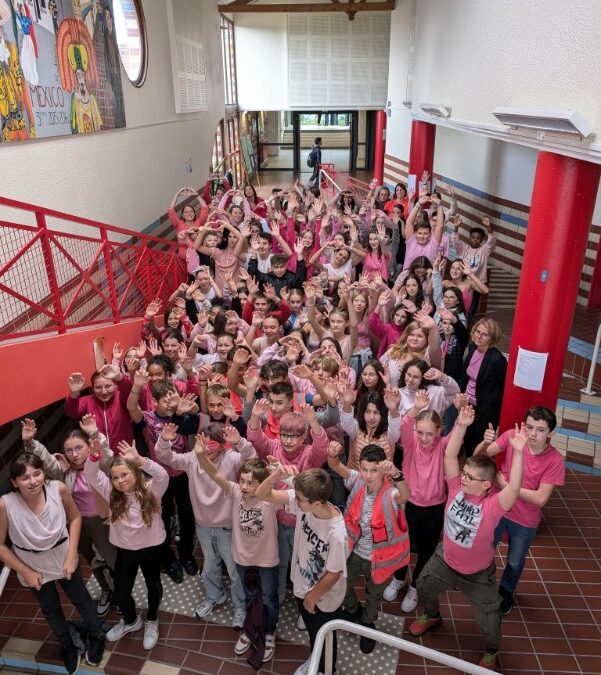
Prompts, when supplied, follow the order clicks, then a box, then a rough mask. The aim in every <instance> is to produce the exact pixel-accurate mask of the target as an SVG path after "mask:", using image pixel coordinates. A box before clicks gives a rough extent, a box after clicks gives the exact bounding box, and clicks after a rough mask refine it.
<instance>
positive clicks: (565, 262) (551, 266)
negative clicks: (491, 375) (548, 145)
mask: <svg viewBox="0 0 601 675" xmlns="http://www.w3.org/2000/svg"><path fill="white" fill-rule="evenodd" d="M600 175H601V166H599V165H598V164H591V163H589V162H583V161H581V160H578V159H572V158H570V157H564V156H562V155H556V154H554V153H550V152H540V153H539V155H538V161H537V164H536V174H535V177H534V187H533V189H532V201H531V207H530V219H529V221H528V230H527V234H526V244H525V250H524V258H523V261H522V271H521V275H520V287H519V291H518V298H517V305H516V310H515V318H514V322H513V333H512V336H511V347H510V351H509V366H508V369H507V380H506V382H505V392H504V396H503V408H502V411H501V430H502V431H503V430H506V429H507V428H509V427H510V426H512V425H513V424H514V423H515V422H519V421H521V420H522V419H523V416H524V412H525V411H526V410H527V409H528V408H529V407H530V406H532V405H536V404H542V405H545V406H548V407H549V408H551V410H555V407H556V405H557V398H558V394H559V386H560V383H561V376H562V373H563V365H564V361H565V355H566V350H567V346H568V340H569V338H570V330H571V328H572V320H573V318H574V307H575V305H576V298H577V295H578V286H579V284H580V277H581V275H582V266H583V264H584V254H585V251H586V244H587V241H588V233H589V228H590V224H591V220H592V217H593V209H594V207H595V199H596V196H597V189H598V187H599V177H600ZM518 347H522V349H528V350H531V351H534V352H543V353H548V355H549V356H548V359H547V365H546V369H545V375H544V380H543V384H542V391H540V392H538V391H530V390H528V389H522V388H521V387H517V386H515V385H514V384H513V379H514V373H515V367H516V361H517V356H518Z"/></svg>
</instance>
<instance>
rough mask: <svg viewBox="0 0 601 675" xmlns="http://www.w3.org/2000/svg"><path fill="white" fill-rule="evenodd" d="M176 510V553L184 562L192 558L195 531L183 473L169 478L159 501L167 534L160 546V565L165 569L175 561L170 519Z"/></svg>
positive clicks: (185, 477) (185, 476)
mask: <svg viewBox="0 0 601 675" xmlns="http://www.w3.org/2000/svg"><path fill="white" fill-rule="evenodd" d="M176 508H177V517H178V520H179V542H178V544H177V552H178V555H179V559H180V561H181V562H185V561H186V560H190V559H191V558H194V532H195V530H196V523H195V521H194V512H193V511H192V504H191V503H190V492H189V489H188V476H187V475H186V474H185V473H182V474H180V475H179V476H171V477H170V478H169V486H168V487H167V490H166V491H165V494H164V495H163V498H162V500H161V518H162V519H163V524H164V525H165V532H166V533H167V537H166V539H165V541H164V543H163V544H162V546H161V565H162V566H163V567H167V565H169V563H171V562H173V561H174V560H175V555H174V554H173V549H172V548H171V538H172V531H171V519H172V518H173V516H174V515H175V510H176Z"/></svg>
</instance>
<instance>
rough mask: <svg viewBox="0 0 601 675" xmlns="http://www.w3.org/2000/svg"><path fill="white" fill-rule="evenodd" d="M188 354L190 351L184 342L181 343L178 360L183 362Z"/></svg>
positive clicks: (178, 349)
mask: <svg viewBox="0 0 601 675" xmlns="http://www.w3.org/2000/svg"><path fill="white" fill-rule="evenodd" d="M187 353H188V349H187V347H186V344H185V343H184V342H180V343H179V347H178V348H177V360H178V361H183V360H184V359H185V358H186V354H187Z"/></svg>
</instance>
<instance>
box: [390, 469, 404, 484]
mask: <svg viewBox="0 0 601 675" xmlns="http://www.w3.org/2000/svg"><path fill="white" fill-rule="evenodd" d="M404 480H405V476H403V472H402V471H401V473H399V474H398V475H397V476H394V477H393V479H392V482H393V483H400V482H401V481H404Z"/></svg>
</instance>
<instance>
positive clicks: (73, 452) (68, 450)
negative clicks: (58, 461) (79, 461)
mask: <svg viewBox="0 0 601 675" xmlns="http://www.w3.org/2000/svg"><path fill="white" fill-rule="evenodd" d="M84 450H86V448H85V447H84V446H83V445H76V446H75V447H74V448H65V455H79V453H80V452H83V451H84Z"/></svg>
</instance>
